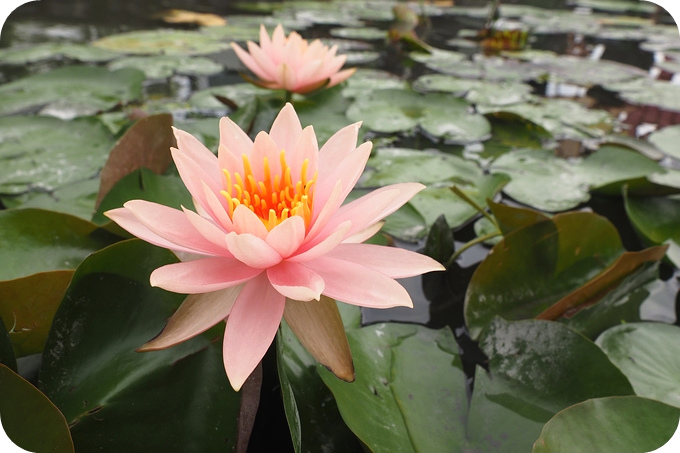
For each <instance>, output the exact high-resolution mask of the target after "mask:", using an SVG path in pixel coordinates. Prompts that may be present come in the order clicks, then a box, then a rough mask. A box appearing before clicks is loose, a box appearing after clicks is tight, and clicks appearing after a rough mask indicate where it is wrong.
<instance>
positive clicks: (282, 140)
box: [269, 102, 302, 171]
mask: <svg viewBox="0 0 680 453" xmlns="http://www.w3.org/2000/svg"><path fill="white" fill-rule="evenodd" d="M301 133H302V125H300V120H299V119H298V116H297V113H295V109H294V108H293V105H292V104H291V103H290V102H288V103H286V105H285V106H284V107H283V108H282V109H281V111H280V112H279V114H278V115H277V116H276V119H274V122H273V123H272V128H271V130H270V131H269V136H270V137H271V138H272V140H274V143H276V147H277V148H278V150H279V151H281V150H282V149H285V150H286V159H288V158H289V155H290V153H292V152H293V151H294V149H295V148H294V145H295V142H297V140H298V137H299V136H300V134H301ZM277 158H278V153H277ZM279 168H280V167H279ZM279 171H280V170H279Z"/></svg>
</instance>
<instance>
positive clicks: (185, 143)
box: [172, 127, 221, 182]
mask: <svg viewBox="0 0 680 453" xmlns="http://www.w3.org/2000/svg"><path fill="white" fill-rule="evenodd" d="M172 131H173V133H174V134H175V139H176V140H177V149H179V150H180V152H181V153H182V154H183V155H185V156H187V157H188V158H189V159H191V160H193V161H194V162H196V164H197V165H198V166H199V167H200V168H202V169H203V171H204V172H205V173H206V174H207V175H208V176H210V177H211V178H212V179H213V180H215V181H217V182H219V181H221V178H220V173H219V169H218V168H217V157H215V155H214V154H213V153H212V151H210V150H209V149H208V148H206V147H205V145H204V144H203V143H201V142H200V141H199V140H198V139H197V138H196V137H194V136H193V135H191V134H189V133H188V132H185V131H183V130H181V129H177V128H176V127H173V128H172Z"/></svg>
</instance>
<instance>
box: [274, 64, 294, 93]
mask: <svg viewBox="0 0 680 453" xmlns="http://www.w3.org/2000/svg"><path fill="white" fill-rule="evenodd" d="M276 81H277V82H278V84H279V87H278V88H282V89H284V90H286V91H292V92H293V93H297V91H296V88H297V77H295V71H294V70H293V69H292V68H291V67H290V66H288V64H286V63H281V66H279V67H278V68H277V70H276Z"/></svg>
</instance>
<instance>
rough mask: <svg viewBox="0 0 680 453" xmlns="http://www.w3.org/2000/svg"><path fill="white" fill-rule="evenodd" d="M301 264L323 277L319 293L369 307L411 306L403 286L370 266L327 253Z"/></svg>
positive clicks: (411, 303) (409, 298)
mask: <svg viewBox="0 0 680 453" xmlns="http://www.w3.org/2000/svg"><path fill="white" fill-rule="evenodd" d="M305 265H306V266H308V267H309V268H310V269H312V270H314V271H316V272H317V273H318V274H319V275H320V276H321V278H323V280H324V282H325V283H326V288H325V289H324V291H323V293H324V295H326V296H328V297H331V298H333V299H337V300H339V301H341V302H345V303H348V304H352V305H358V306H362V307H371V308H391V307H397V306H404V307H413V302H412V301H411V297H410V296H409V294H408V292H407V291H406V290H405V289H404V287H403V286H401V285H400V284H399V283H397V282H396V281H394V280H393V279H391V278H390V277H388V276H387V275H385V274H383V273H381V272H378V271H376V270H373V269H371V268H370V267H366V266H362V265H361V264H357V263H352V262H350V261H344V260H339V259H335V258H330V257H327V256H323V257H320V258H317V259H315V260H314V261H309V262H307V263H305Z"/></svg>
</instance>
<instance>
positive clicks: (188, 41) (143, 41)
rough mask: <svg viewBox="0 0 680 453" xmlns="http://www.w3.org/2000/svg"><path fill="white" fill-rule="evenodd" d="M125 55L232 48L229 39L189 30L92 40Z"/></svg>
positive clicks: (99, 45)
mask: <svg viewBox="0 0 680 453" xmlns="http://www.w3.org/2000/svg"><path fill="white" fill-rule="evenodd" d="M92 44H93V45H94V46H95V47H99V48H101V49H107V50H112V51H115V52H120V53H123V54H146V55H161V54H163V55H206V54H209V53H216V52H220V51H223V50H226V49H228V48H229V41H227V40H223V39H221V38H219V37H214V36H210V35H209V34H207V33H200V32H196V31H187V30H169V29H168V30H143V31H131V32H126V33H119V34H116V35H109V36H106V37H104V38H101V39H98V40H97V41H94V42H93V43H92Z"/></svg>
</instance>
